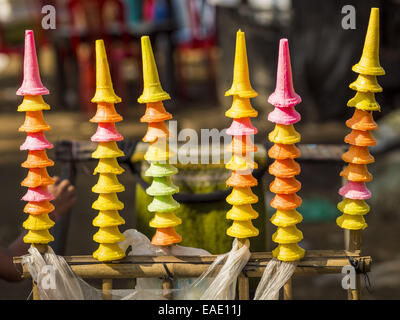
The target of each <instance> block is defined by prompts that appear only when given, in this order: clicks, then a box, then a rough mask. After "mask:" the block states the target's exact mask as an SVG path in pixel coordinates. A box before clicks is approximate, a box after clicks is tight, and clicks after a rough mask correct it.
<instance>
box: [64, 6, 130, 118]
mask: <svg viewBox="0 0 400 320" xmlns="http://www.w3.org/2000/svg"><path fill="white" fill-rule="evenodd" d="M68 14H69V18H70V19H69V20H70V32H69V33H70V41H71V47H72V51H73V53H74V55H75V56H76V58H77V61H78V68H79V81H80V83H79V88H80V90H79V92H80V97H79V100H80V103H79V105H80V106H81V108H82V110H83V111H84V112H85V113H87V114H89V115H90V114H93V113H94V112H95V110H96V106H95V104H93V103H91V102H90V100H91V98H92V94H93V93H94V88H95V86H96V74H95V73H96V70H95V63H94V46H93V44H94V42H95V40H97V39H103V40H104V42H105V43H106V46H107V51H108V54H109V56H110V61H112V63H111V64H110V68H111V74H112V78H113V83H114V87H115V89H116V91H117V92H118V94H119V95H120V96H124V95H125V93H124V86H123V79H122V72H121V62H122V60H123V59H124V58H125V57H127V56H129V55H130V52H129V36H128V33H127V26H126V21H125V18H124V3H123V2H122V1H120V0H84V1H83V0H70V1H69V2H68ZM113 38H117V39H120V40H122V46H115V45H114V43H113V41H112V40H113ZM85 44H88V47H86V48H85V47H84V46H85ZM82 46H83V49H81V48H82ZM121 107H122V108H123V104H122V105H121V106H120V108H121ZM122 112H123V111H122Z"/></svg>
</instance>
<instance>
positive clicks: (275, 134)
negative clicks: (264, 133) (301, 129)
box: [268, 124, 301, 144]
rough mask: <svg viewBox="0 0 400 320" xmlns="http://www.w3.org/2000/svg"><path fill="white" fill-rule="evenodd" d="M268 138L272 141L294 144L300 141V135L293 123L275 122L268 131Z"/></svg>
mask: <svg viewBox="0 0 400 320" xmlns="http://www.w3.org/2000/svg"><path fill="white" fill-rule="evenodd" d="M268 140H269V141H271V142H273V143H281V144H294V143H298V142H300V140H301V136H300V133H298V132H297V131H296V130H295V129H294V127H293V125H289V126H285V125H281V124H276V125H275V128H274V130H273V131H271V132H270V133H269V135H268Z"/></svg>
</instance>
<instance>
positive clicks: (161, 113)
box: [140, 101, 172, 122]
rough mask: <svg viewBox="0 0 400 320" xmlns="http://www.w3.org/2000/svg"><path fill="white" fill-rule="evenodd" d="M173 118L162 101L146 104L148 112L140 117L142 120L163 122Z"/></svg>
mask: <svg viewBox="0 0 400 320" xmlns="http://www.w3.org/2000/svg"><path fill="white" fill-rule="evenodd" d="M170 119H172V114H170V113H169V112H167V111H166V110H165V108H164V104H163V103H162V101H159V102H149V103H147V104H146V113H145V114H144V116H143V117H141V118H140V122H161V121H166V120H170Z"/></svg>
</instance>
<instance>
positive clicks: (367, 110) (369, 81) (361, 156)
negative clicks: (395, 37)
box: [336, 8, 385, 230]
mask: <svg viewBox="0 0 400 320" xmlns="http://www.w3.org/2000/svg"><path fill="white" fill-rule="evenodd" d="M352 69H353V71H354V72H356V73H358V74H359V76H358V78H357V80H356V81H355V82H353V83H352V84H350V88H351V89H353V90H355V91H357V93H356V95H355V96H354V98H352V99H350V100H349V101H348V103H347V105H348V106H349V107H355V111H354V114H353V117H352V118H351V119H349V120H347V121H346V125H347V127H349V128H350V129H352V131H351V132H350V134H348V135H347V136H346V137H345V139H344V141H345V142H346V143H348V144H350V148H349V150H348V151H347V152H346V153H344V154H343V156H342V159H343V160H344V161H345V162H347V163H348V165H347V167H346V168H345V169H344V170H343V171H342V172H341V173H340V175H341V176H343V177H345V178H346V180H347V183H346V184H345V185H344V186H343V187H342V188H341V189H340V190H339V194H340V195H341V196H343V198H344V199H343V201H341V202H340V203H339V204H338V209H339V210H340V211H341V212H342V213H343V215H341V216H340V217H338V218H337V220H336V222H337V224H338V225H339V227H341V228H343V229H350V230H361V229H364V228H366V227H367V223H366V222H365V219H364V215H365V214H367V213H368V212H369V210H370V208H369V206H368V204H367V203H366V202H365V200H366V199H369V198H371V192H370V191H369V190H368V189H367V187H366V185H365V183H366V182H369V181H371V180H372V175H371V174H370V173H369V172H368V169H367V165H368V164H370V163H373V162H374V161H375V160H374V157H373V156H372V155H371V154H370V153H369V151H368V147H370V146H374V145H375V144H376V141H375V139H374V138H373V137H372V135H371V133H370V131H372V130H376V129H377V127H378V126H377V124H376V123H375V121H374V119H373V116H372V112H373V111H380V106H379V104H378V103H377V102H376V100H375V93H376V92H381V91H382V87H381V86H380V85H379V84H378V82H377V79H376V76H380V75H384V74H385V71H384V70H383V68H382V67H381V66H380V63H379V9H378V8H372V9H371V15H370V19H369V24H368V30H367V35H366V38H365V43H364V50H363V54H362V56H361V59H360V61H359V62H358V63H357V64H356V65H354V66H353V68H352Z"/></svg>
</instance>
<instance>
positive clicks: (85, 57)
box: [0, 0, 400, 299]
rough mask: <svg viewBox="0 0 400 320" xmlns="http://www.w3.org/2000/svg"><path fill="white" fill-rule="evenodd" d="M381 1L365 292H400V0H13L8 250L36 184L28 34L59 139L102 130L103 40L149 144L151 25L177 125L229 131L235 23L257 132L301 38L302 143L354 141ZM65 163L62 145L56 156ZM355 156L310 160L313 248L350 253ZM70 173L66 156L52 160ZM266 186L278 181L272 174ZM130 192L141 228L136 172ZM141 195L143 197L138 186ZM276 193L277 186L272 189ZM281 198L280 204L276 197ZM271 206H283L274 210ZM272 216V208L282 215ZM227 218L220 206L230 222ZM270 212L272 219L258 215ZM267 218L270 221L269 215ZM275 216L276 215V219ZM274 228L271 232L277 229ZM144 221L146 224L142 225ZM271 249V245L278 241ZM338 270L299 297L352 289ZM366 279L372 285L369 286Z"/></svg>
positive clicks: (5, 38)
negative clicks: (28, 118)
mask: <svg viewBox="0 0 400 320" xmlns="http://www.w3.org/2000/svg"><path fill="white" fill-rule="evenodd" d="M47 4H51V5H53V6H55V8H56V29H54V30H51V29H50V30H44V29H42V27H41V20H42V18H43V14H42V13H41V8H42V7H43V6H44V5H47ZM344 5H353V6H354V7H355V9H356V29H354V30H344V29H342V27H341V20H342V18H343V16H344V15H343V14H342V13H341V10H342V7H343V6H344ZM371 7H379V8H380V10H381V14H380V19H381V24H380V28H381V29H380V30H381V38H380V39H381V44H380V46H381V50H380V53H381V54H380V61H381V65H382V66H383V67H384V68H385V70H386V75H385V76H383V77H379V78H378V81H379V83H380V84H381V86H382V87H383V88H384V91H383V93H380V94H377V100H378V101H379V103H380V104H381V106H382V112H380V113H375V114H374V117H375V119H376V120H377V121H378V124H379V130H378V131H377V132H376V135H375V137H376V139H377V140H378V147H377V148H375V150H374V152H375V153H376V163H375V164H373V165H371V166H369V170H370V171H371V173H373V175H374V180H373V182H371V183H370V184H368V186H369V187H370V189H371V191H372V193H373V198H372V199H371V202H370V203H371V205H372V208H373V209H372V211H371V212H370V213H369V214H368V216H367V222H368V224H369V226H368V228H367V229H366V230H365V231H364V232H363V237H364V253H365V254H368V255H371V256H372V257H373V260H374V265H373V271H372V272H371V274H370V276H369V278H370V282H371V288H372V289H371V291H367V290H364V298H365V299H383V298H385V299H391V298H397V299H399V298H400V252H399V250H398V243H399V240H400V233H399V226H400V220H399V218H400V214H399V212H398V211H397V208H398V207H399V205H400V197H399V195H398V194H397V192H398V190H400V151H399V149H398V146H399V145H400V110H399V107H400V90H399V89H398V88H400V77H399V76H398V74H399V69H400V40H399V37H398V34H399V31H400V14H398V13H399V12H400V1H398V0H385V1H368V2H366V1H362V0H358V1H350V0H346V1H332V0H330V1H319V0H302V1H293V0H247V1H244V0H209V1H206V0H85V1H83V0H58V1H39V0H0V112H1V114H0V172H1V175H0V176H1V177H2V179H1V184H0V188H1V189H0V192H1V195H2V197H1V199H2V200H1V205H2V207H3V210H1V212H0V246H4V247H6V246H7V245H8V244H9V243H10V242H11V241H12V240H13V239H15V238H16V237H17V236H18V235H19V234H20V232H21V230H22V221H23V220H24V219H25V217H24V216H23V214H22V208H23V205H24V204H23V202H21V201H19V199H20V198H21V196H22V195H23V194H24V192H25V190H23V188H22V187H20V185H19V183H20V181H22V179H23V178H24V176H25V174H26V172H25V170H24V169H22V168H21V167H20V163H22V162H23V161H24V160H25V158H26V154H25V153H24V152H20V151H19V145H20V144H21V143H22V142H23V140H24V138H25V137H24V135H23V134H21V133H18V127H19V126H20V125H21V124H22V122H23V117H24V116H23V114H22V113H18V112H16V107H17V106H18V105H19V104H20V102H21V100H22V99H21V97H19V96H16V94H15V92H16V90H17V88H18V87H19V86H20V84H21V82H22V67H23V45H24V30H25V29H33V30H34V32H35V40H36V47H37V50H38V55H39V65H40V70H41V76H42V82H43V83H44V85H45V86H46V87H47V88H48V89H49V90H50V92H51V94H50V95H49V96H46V97H44V98H45V100H46V102H47V103H49V104H50V105H51V108H52V109H51V111H50V112H46V113H45V118H46V120H47V122H48V123H49V124H50V125H51V126H52V128H53V129H52V131H51V132H50V133H49V134H47V136H48V139H49V140H50V141H52V142H56V141H59V140H76V141H89V139H90V136H91V135H92V134H93V133H94V132H95V126H94V125H93V124H92V123H90V122H88V119H89V118H90V117H91V116H93V115H94V113H95V110H96V105H95V104H93V103H91V102H90V99H91V98H92V97H93V95H94V92H95V64H94V63H95V57H94V41H95V40H96V39H100V38H101V39H104V41H105V43H106V48H107V54H108V58H109V63H110V68H111V73H112V78H113V83H114V88H115V91H116V93H117V94H118V95H119V96H121V97H122V98H123V103H121V104H119V105H118V106H117V108H118V112H119V113H121V114H122V115H123V116H124V121H123V122H121V123H119V124H118V129H119V131H120V132H121V134H122V135H124V137H125V139H126V140H128V141H138V140H140V139H141V137H143V135H144V134H145V131H146V125H144V124H141V123H140V122H139V118H140V116H141V115H142V114H143V113H144V110H145V108H144V106H143V105H139V104H138V103H137V101H136V100H137V98H138V96H139V95H140V93H141V90H142V73H141V53H140V37H141V36H142V35H149V36H150V37H151V40H152V43H153V49H154V51H155V55H156V61H157V64H158V68H159V73H160V78H161V83H162V85H163V88H164V90H166V91H167V92H169V93H170V95H171V96H172V100H170V101H166V102H165V106H166V108H167V110H168V111H169V112H171V113H172V114H173V115H174V119H176V120H177V121H178V129H183V128H192V129H195V130H198V131H200V129H201V128H210V129H211V128H218V129H222V128H227V127H228V126H229V125H230V119H228V118H226V117H225V116H224V112H225V110H226V109H228V108H229V106H230V104H231V98H229V97H227V98H226V97H224V92H225V91H226V90H227V89H229V88H230V85H231V82H232V73H233V60H234V48H235V39H236V31H237V30H238V29H239V28H241V29H242V31H244V32H245V33H246V42H247V53H248V60H249V67H250V78H251V82H252V85H253V87H254V88H255V90H256V91H258V93H259V96H258V97H257V98H255V99H253V100H252V103H253V106H254V107H255V108H256V109H257V110H258V111H259V116H258V117H257V118H256V119H254V122H253V124H254V125H255V126H256V127H257V128H258V132H259V133H258V134H257V136H256V138H255V139H256V142H258V143H260V144H265V142H266V135H267V133H268V132H269V131H271V129H272V124H271V123H269V122H268V121H267V114H268V113H269V112H270V111H272V109H273V107H272V105H269V104H268V103H267V98H268V96H269V94H271V93H272V92H273V90H274V86H275V74H276V63H277V54H278V43H279V39H280V38H283V37H286V38H288V39H289V43H290V51H291V59H292V68H293V76H294V86H295V89H296V91H297V93H298V94H300V95H301V97H302V100H303V102H302V103H301V104H300V105H299V106H298V107H297V110H298V111H299V112H300V113H301V114H302V121H301V122H300V123H298V124H297V125H296V128H297V130H298V131H299V132H300V133H301V134H302V142H303V143H308V144H324V145H325V144H343V138H344V136H345V135H346V134H347V133H348V132H349V129H348V128H347V127H346V126H345V120H346V119H348V118H350V117H351V115H352V112H353V111H352V110H351V109H350V108H348V107H346V102H347V100H349V99H350V98H351V97H353V95H354V92H353V91H352V90H350V89H349V88H348V85H349V84H350V83H351V82H353V81H354V80H355V79H356V74H355V73H353V72H352V71H351V66H352V65H353V64H355V63H356V62H358V60H359V58H360V56H361V52H362V47H363V42H364V37H365V33H366V28H367V24H368V18H369V12H370V8H371ZM49 155H50V156H51V158H53V159H54V155H53V154H52V153H50V154H49ZM342 165H343V163H341V162H340V160H339V161H336V162H335V161H328V162H324V163H318V162H308V163H304V164H302V174H301V176H300V178H299V179H300V180H301V181H302V184H303V189H302V192H301V194H300V195H301V196H302V197H304V199H305V201H304V205H303V207H302V213H303V215H304V216H305V220H304V222H303V223H302V224H301V225H300V226H299V228H300V229H301V230H302V231H303V233H304V236H305V240H304V241H303V243H302V246H303V247H305V248H306V249H341V248H343V232H342V230H340V229H339V228H338V227H337V226H336V224H335V219H336V217H337V212H338V211H337V209H336V203H337V202H338V201H339V198H340V196H339V195H338V194H337V189H338V188H339V186H340V184H341V180H340V177H339V171H340V168H341V166H342ZM91 170H92V164H85V163H82V164H79V166H78V167H77V180H76V186H77V190H78V194H79V199H78V203H77V204H76V205H75V206H74V208H73V210H72V215H71V222H70V225H69V231H68V238H67V243H66V252H65V254H68V255H72V254H74V255H76V254H89V253H90V252H92V251H93V249H94V248H95V243H94V242H93V241H92V240H91V238H92V234H93V233H94V232H95V228H94V227H92V226H91V220H92V219H93V217H94V214H95V212H93V210H92V209H91V202H93V200H94V198H95V195H94V194H92V193H91V192H90V190H91V186H92V185H94V184H95V181H96V180H97V179H96V178H95V177H93V176H92V175H91ZM49 171H50V173H51V174H53V175H56V174H57V175H59V174H60V164H59V163H56V166H55V167H54V168H50V170H49ZM264 179H265V183H266V184H265V188H264V191H265V190H266V189H267V187H266V186H267V185H268V183H269V182H270V181H271V178H270V177H268V176H267V177H265V178H264ZM121 182H122V183H123V184H124V185H125V186H126V189H127V191H126V192H124V193H122V194H120V199H121V200H122V201H123V202H124V203H125V209H124V211H123V212H122V215H123V217H124V218H125V220H126V225H125V226H124V228H131V227H137V220H136V215H135V206H137V205H136V198H135V192H136V191H135V179H134V178H133V177H132V175H129V174H124V175H122V176H121ZM136 194H137V193H136ZM270 198H271V195H270V194H268V193H266V194H265V199H266V200H269V199H270ZM266 202H268V201H266ZM266 211H267V213H266V214H267V215H268V216H270V215H271V214H272V213H273V212H272V210H271V208H270V207H269V206H268V205H267V206H266ZM271 212H272V213H271ZM222 217H224V215H221V218H222ZM259 219H261V218H259ZM264 221H265V220H264ZM267 225H270V223H269V222H268V223H267ZM270 229H271V227H270V226H268V227H267V228H266V230H265V238H266V239H270V236H271V234H272V233H271V230H270ZM139 230H140V229H139ZM266 241H267V249H268V250H270V249H271V247H270V246H271V245H272V244H271V243H270V241H268V240H266ZM340 280H341V277H340V275H339V276H321V277H320V276H318V277H305V278H302V277H298V278H296V279H295V280H294V298H304V299H305V298H311V299H342V298H345V297H346V293H345V292H344V290H342V289H341V287H340ZM367 280H368V279H366V283H367ZM30 290H31V285H30V282H29V281H27V280H25V281H23V282H22V283H17V284H15V283H14V284H10V283H6V282H4V281H2V280H0V299H26V298H27V297H28V296H29V293H30Z"/></svg>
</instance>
